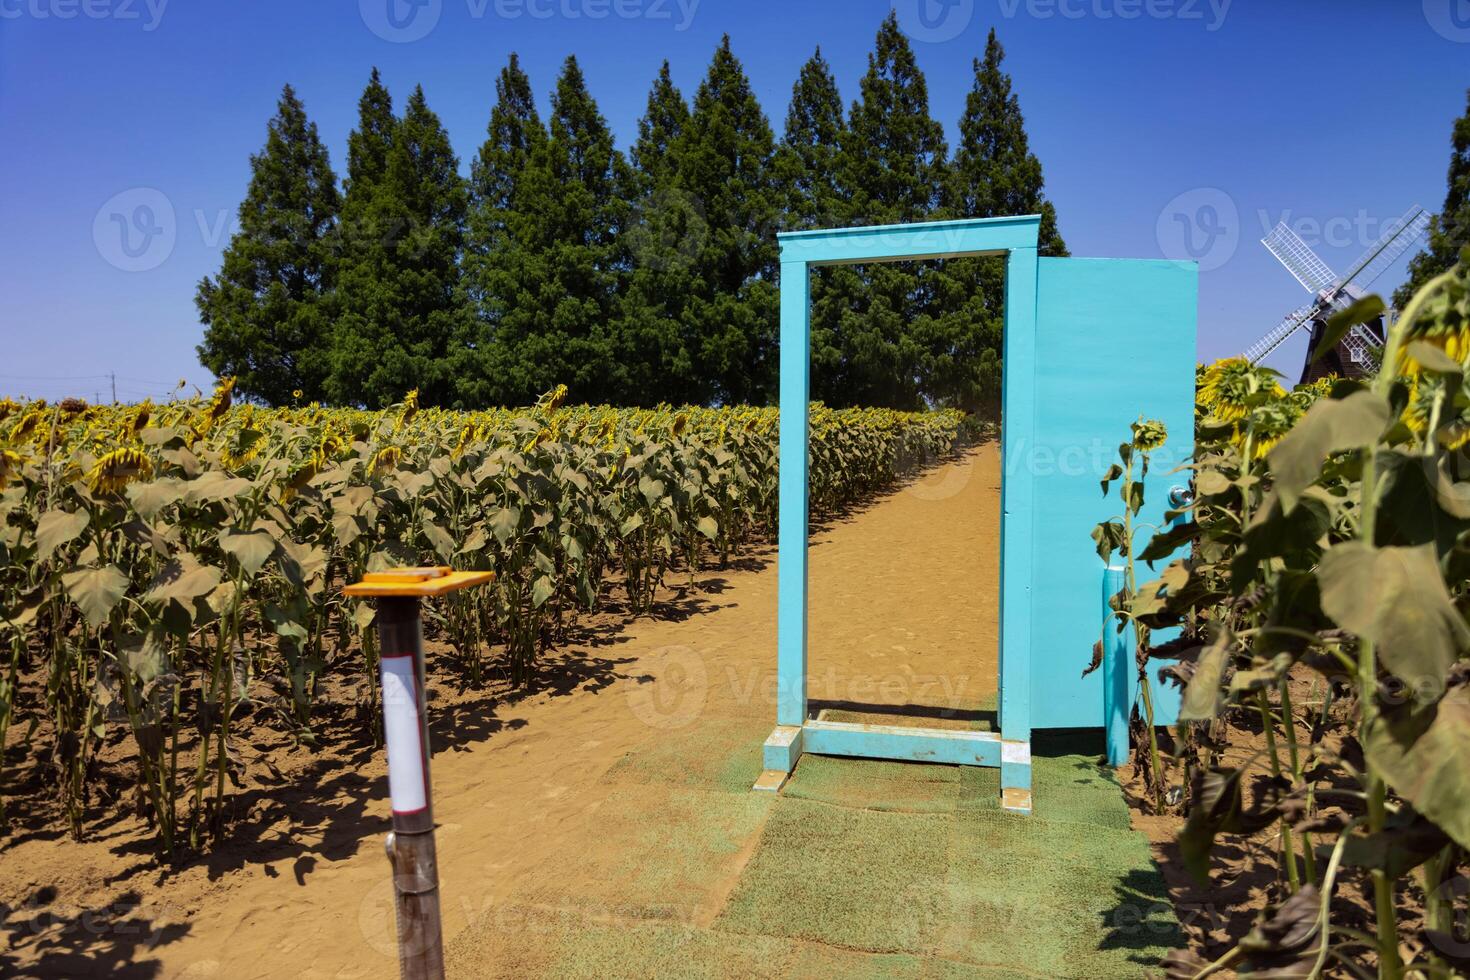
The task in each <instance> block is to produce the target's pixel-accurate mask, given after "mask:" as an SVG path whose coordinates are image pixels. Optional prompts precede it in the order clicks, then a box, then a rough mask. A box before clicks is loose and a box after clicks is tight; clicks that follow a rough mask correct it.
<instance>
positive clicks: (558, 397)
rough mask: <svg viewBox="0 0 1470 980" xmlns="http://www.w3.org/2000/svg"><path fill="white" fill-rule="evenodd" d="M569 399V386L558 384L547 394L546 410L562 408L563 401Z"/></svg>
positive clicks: (552, 410)
mask: <svg viewBox="0 0 1470 980" xmlns="http://www.w3.org/2000/svg"><path fill="white" fill-rule="evenodd" d="M566 400H567V386H566V385H557V386H556V387H555V388H553V389H551V391H550V392H549V393H548V394H547V395H546V410H547V411H548V412H554V411H556V410H557V409H558V408H561V403H562V402H564V401H566Z"/></svg>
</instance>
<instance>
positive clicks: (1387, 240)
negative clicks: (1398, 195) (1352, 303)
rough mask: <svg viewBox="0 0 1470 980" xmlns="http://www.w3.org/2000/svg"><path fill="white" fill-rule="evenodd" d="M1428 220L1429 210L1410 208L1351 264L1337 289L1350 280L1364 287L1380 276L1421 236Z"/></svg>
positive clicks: (1416, 207)
mask: <svg viewBox="0 0 1470 980" xmlns="http://www.w3.org/2000/svg"><path fill="white" fill-rule="evenodd" d="M1429 219H1430V215H1429V212H1428V211H1425V210H1424V209H1423V208H1421V207H1419V206H1418V205H1415V206H1414V207H1412V208H1410V209H1409V211H1408V213H1407V214H1405V215H1404V216H1403V218H1401V219H1400V220H1399V222H1398V224H1396V225H1394V226H1392V227H1390V228H1389V230H1388V231H1387V232H1386V233H1385V234H1384V235H1383V237H1382V238H1380V239H1378V241H1376V242H1374V243H1373V247H1372V248H1370V249H1368V251H1366V252H1364V253H1363V257H1362V258H1360V259H1358V261H1357V262H1354V263H1353V266H1352V268H1351V269H1349V270H1348V273H1347V275H1345V276H1343V277H1342V280H1341V281H1340V282H1339V283H1338V284H1337V288H1338V289H1341V288H1342V287H1343V286H1346V285H1348V284H1349V283H1351V284H1352V285H1354V286H1357V287H1358V288H1359V289H1367V288H1368V287H1369V286H1370V285H1372V283H1373V280H1375V279H1377V278H1378V277H1379V276H1381V275H1383V273H1384V271H1385V270H1386V269H1387V268H1388V267H1389V266H1391V265H1393V264H1394V262H1395V261H1397V260H1398V258H1399V256H1401V255H1403V254H1404V253H1405V252H1407V251H1408V250H1409V249H1410V248H1411V247H1412V246H1413V245H1414V243H1415V242H1417V241H1418V240H1419V239H1420V238H1422V237H1423V236H1424V232H1425V231H1427V230H1428V228H1429Z"/></svg>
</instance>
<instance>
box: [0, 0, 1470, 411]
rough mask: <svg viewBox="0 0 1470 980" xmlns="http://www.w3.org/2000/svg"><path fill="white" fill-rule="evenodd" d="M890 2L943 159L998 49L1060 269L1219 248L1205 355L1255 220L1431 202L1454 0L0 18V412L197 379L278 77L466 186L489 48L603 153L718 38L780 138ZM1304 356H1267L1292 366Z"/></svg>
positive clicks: (1258, 317)
mask: <svg viewBox="0 0 1470 980" xmlns="http://www.w3.org/2000/svg"><path fill="white" fill-rule="evenodd" d="M389 3H393V4H395V6H394V7H392V8H390V7H389V6H388V5H389ZM891 3H893V4H897V5H898V7H899V8H900V11H901V14H902V16H903V20H904V22H905V23H906V24H907V25H908V26H909V27H910V28H911V33H912V34H914V35H916V40H915V42H914V46H915V49H916V51H917V55H918V58H919V62H920V65H921V67H922V68H923V70H924V72H925V74H926V76H927V78H928V81H929V91H930V101H931V109H932V112H933V114H934V116H935V118H937V119H939V120H941V121H942V122H943V123H944V125H945V128H946V131H947V132H948V134H949V137H950V140H951V145H952V144H953V140H954V138H955V124H956V120H957V119H958V117H959V115H960V112H961V109H962V106H963V102H964V97H965V93H966V92H967V91H968V90H969V88H970V84H971V69H970V63H971V59H972V58H973V57H975V56H976V55H978V54H979V53H980V52H981V51H982V49H983V47H984V42H985V33H986V31H987V30H988V29H989V27H991V26H992V25H994V26H995V27H996V28H997V29H998V30H999V33H1000V37H1001V40H1002V42H1003V43H1004V44H1005V45H1006V49H1007V54H1008V58H1007V67H1008V69H1009V70H1010V72H1011V74H1012V75H1013V77H1014V79H1015V84H1016V88H1017V91H1018V93H1019V95H1020V99H1021V106H1022V109H1023V111H1024V112H1025V115H1026V123H1027V128H1028V130H1029V132H1030V136H1031V143H1032V147H1033V149H1034V150H1035V151H1036V153H1037V154H1038V155H1039V156H1040V158H1041V160H1042V163H1043V164H1044V166H1045V171H1046V178H1047V189H1048V192H1049V194H1050V195H1051V197H1052V199H1053V200H1054V201H1055V202H1056V205H1057V210H1058V212H1059V215H1060V220H1061V227H1062V231H1063V233H1064V234H1065V236H1066V238H1067V241H1068V244H1069V245H1070V246H1071V249H1072V252H1073V254H1075V255H1084V256H1137V257H1158V256H1160V255H1162V254H1166V253H1167V252H1171V251H1175V250H1177V249H1178V248H1179V247H1180V235H1181V234H1182V232H1183V230H1184V226H1183V225H1181V224H1179V219H1178V218H1177V215H1180V214H1183V215H1185V217H1186V219H1187V218H1189V217H1191V216H1203V218H1204V219H1205V221H1206V224H1208V225H1209V226H1210V228H1214V229H1216V230H1217V231H1218V234H1216V235H1215V236H1214V238H1213V239H1207V238H1206V237H1204V236H1205V235H1206V233H1207V231H1208V229H1201V228H1199V227H1196V228H1195V229H1194V232H1195V235H1196V238H1195V244H1196V245H1197V246H1200V247H1202V246H1203V245H1204V244H1206V243H1207V242H1209V241H1213V242H1214V246H1213V248H1211V249H1210V250H1209V251H1208V252H1207V253H1206V255H1205V258H1206V266H1207V271H1205V272H1204V273H1203V274H1202V276H1201V297H1200V321H1199V338H1198V341H1199V343H1198V347H1199V353H1200V356H1201V357H1202V358H1213V357H1216V356H1220V355H1224V354H1231V353H1238V352H1239V351H1240V350H1241V349H1242V348H1243V347H1244V346H1246V345H1247V344H1248V343H1249V342H1250V341H1252V340H1254V339H1255V338H1256V337H1257V336H1258V335H1260V334H1261V333H1264V332H1265V331H1266V330H1268V329H1269V328H1270V327H1272V326H1273V325H1274V324H1275V323H1276V322H1277V321H1278V320H1279V318H1280V317H1281V316H1282V315H1283V314H1285V313H1286V312H1287V311H1288V310H1290V309H1292V308H1294V307H1295V306H1297V305H1299V304H1300V303H1301V302H1303V301H1304V300H1305V299H1306V295H1305V293H1304V292H1302V290H1301V289H1300V288H1299V287H1298V286H1297V285H1296V283H1295V282H1294V281H1293V280H1292V279H1291V278H1290V277H1289V276H1288V275H1287V273H1286V272H1285V271H1284V270H1283V269H1282V268H1281V267H1280V266H1278V265H1277V264H1276V263H1275V261H1274V260H1273V259H1272V258H1271V257H1270V256H1269V255H1268V254H1267V253H1266V251H1265V250H1264V249H1263V248H1262V247H1261V246H1260V245H1259V244H1258V242H1257V240H1258V239H1259V238H1260V237H1261V236H1262V235H1263V234H1264V233H1265V231H1266V230H1267V229H1268V228H1269V226H1270V225H1271V224H1274V223H1275V222H1276V221H1278V220H1281V219H1283V218H1286V219H1288V220H1289V221H1290V222H1292V223H1293V224H1294V225H1295V226H1296V227H1297V230H1298V231H1299V232H1300V233H1301V234H1303V237H1305V238H1306V239H1307V240H1308V241H1309V242H1310V243H1311V244H1313V245H1314V246H1316V247H1317V248H1318V251H1319V253H1320V254H1321V255H1322V257H1323V258H1324V259H1326V260H1327V261H1328V262H1329V263H1330V264H1332V265H1333V266H1334V267H1337V268H1339V269H1340V268H1342V267H1344V266H1346V265H1347V264H1349V263H1350V262H1351V261H1352V260H1353V258H1354V257H1356V255H1357V254H1358V253H1360V252H1361V251H1362V250H1363V249H1364V248H1366V247H1367V245H1368V244H1370V243H1371V241H1372V240H1373V239H1374V238H1375V237H1376V236H1377V234H1378V232H1379V230H1380V228H1381V226H1382V224H1383V223H1384V222H1386V221H1389V220H1391V219H1393V218H1396V217H1397V216H1399V215H1400V214H1402V213H1403V212H1404V210H1405V209H1406V208H1408V207H1409V206H1410V205H1411V204H1415V203H1419V204H1423V205H1424V206H1426V207H1429V208H1430V209H1432V210H1433V209H1437V208H1438V207H1439V205H1440V204H1441V203H1442V201H1443V199H1444V192H1445V172H1446V167H1447V164H1448V161H1449V153H1450V148H1449V132H1450V126H1451V123H1452V121H1453V120H1454V118H1455V117H1456V116H1458V115H1459V114H1460V113H1461V112H1462V111H1463V110H1464V107H1465V90H1466V87H1467V86H1470V2H1467V0H1422V2H1421V0H1393V2H1386V0H1377V2H1372V0H1291V2H1270V0H1233V2H1226V0H1213V2H1212V0H831V2H813V0H745V2H737V0H697V2H696V0H361V2H355V0H336V2H331V3H325V2H314V0H313V2H303V0H251V2H249V3H222V2H215V3H209V2H198V0H172V2H168V0H0V339H3V343H0V352H3V354H0V393H12V394H16V393H19V394H29V395H32V396H41V397H48V398H55V397H59V396H63V395H66V394H80V395H84V396H87V397H91V396H92V395H94V394H95V393H99V392H100V393H102V394H104V395H107V394H108V393H109V391H110V389H109V387H108V383H107V381H106V379H103V378H100V377H90V376H100V375H104V374H106V373H108V372H116V374H117V376H118V382H117V387H118V394H119V396H120V397H122V398H129V399H131V398H137V397H141V396H143V395H147V394H153V395H155V396H156V395H161V394H164V393H165V392H166V390H167V387H168V385H169V383H170V382H172V381H174V380H176V379H178V378H181V377H182V378H188V379H189V381H190V382H191V383H195V384H198V385H200V386H201V387H203V386H207V385H208V384H209V383H210V380H211V379H210V376H209V373H208V372H207V371H205V370H204V369H203V368H201V367H200V366H199V364H198V362H197V360H196V358H195V355H194V345H195V344H196V343H197V342H198V340H199V336H200V332H201V328H200V326H199V323H198V320H197V317H196V314H195V310H194V304H193V294H194V286H195V283H196V282H197V281H198V280H199V278H200V277H201V276H204V275H206V274H212V273H213V272H214V271H215V270H216V269H217V267H218V265H219V260H220V253H221V249H222V248H223V247H224V245H225V244H226V243H227V242H228V230H229V227H230V223H232V222H233V220H234V213H235V210H236V208H237V206H238V204H239V201H240V199H241V197H242V196H243V193H244V189H245V185H246V181H247V179H248V175H249V167H248V158H249V155H250V154H251V153H253V152H256V151H257V150H259V148H260V147H261V145H262V143H263V141H264V135H265V125H266V121H267V120H268V119H269V117H270V116H271V114H272V112H273V110H274V107H275V102H276V98H277V96H278V95H279V93H280V89H281V86H282V84H283V83H285V82H290V83H291V84H292V85H294V86H295V87H296V89H297V91H298V92H299V93H300V95H301V97H302V98H303V99H304V101H305V103H306V106H307V110H308V112H309V113H310V115H311V117H312V118H313V119H314V120H316V122H317V123H318V124H319V125H320V127H321V131H322V135H323V136H324V138H325V139H326V141H327V144H328V146H329V148H330V150H331V153H332V163H333V165H334V167H335V168H336V169H337V171H338V173H339V175H340V174H341V173H342V171H343V170H344V169H345V157H346V138H347V133H348V131H349V130H350V129H351V127H352V125H353V122H354V120H355V113H356V102H357V97H358V95H359V93H360V92H361V90H362V87H363V84H364V82H365V81H366V80H367V76H368V72H369V70H370V69H371V68H372V66H374V65H377V66H378V67H379V68H380V69H381V70H382V72H383V77H384V79H385V81H386V82H387V83H388V85H389V86H390V87H391V89H392V92H393V94H394V96H395V99H396V101H397V103H398V104H400V105H401V103H402V101H403V99H404V98H405V97H406V96H407V94H408V92H409V91H410V89H411V88H412V86H413V85H414V84H415V83H419V82H421V83H423V85H424V88H425V90H426V92H427V94H428V98H429V103H430V105H431V106H432V107H433V108H434V109H435V110H436V111H437V112H438V113H439V114H440V116H441V117H442V118H443V119H444V122H445V124H446V125H447V127H448V129H449V132H450V135H451V137H452V138H453V140H454V144H455V148H456V150H457V152H458V153H459V155H460V159H461V164H462V168H463V169H465V170H468V161H469V159H470V158H471V157H472V156H473V154H474V152H475V151H476V149H477V148H478V146H479V144H480V142H481V140H482V139H483V134H484V130H485V125H486V122H487V120H488V118H489V112H490V106H491V103H492V101H493V99H494V80H495V75H496V73H497V72H498V71H499V69H500V67H501V66H502V65H503V64H504V63H505V60H506V57H507V55H508V54H509V53H510V52H512V51H517V52H519V53H520V55H521V58H522V60H523V62H524V63H525V66H526V68H527V70H528V71H529V73H530V75H531V79H532V82H533V84H534V85H535V87H536V89H537V91H538V93H539V96H540V99H541V102H542V105H543V108H544V106H545V104H546V100H547V94H548V92H549V90H550V87H551V85H552V83H553V81H554V79H555V75H556V72H557V70H558V67H559V65H560V63H561V61H562V59H563V58H565V57H566V55H568V54H571V53H575V54H576V55H577V56H578V58H579V59H580V60H581V62H582V65H583V68H584V70H585V72H586V74H587V77H588V80H589V84H590V87H591V90H592V92H593V94H594V95H595V97H596V98H597V99H598V101H599V104H600V105H601V108H602V111H603V112H604V114H605V115H606V116H607V117H608V119H609V120H610V122H611V124H612V126H613V128H614V130H615V131H616V133H617V135H618V139H619V142H620V143H621V144H622V145H624V146H626V145H627V144H628V142H629V141H630V140H631V138H632V136H633V135H634V133H635V127H636V122H637V119H638V116H639V115H640V113H641V112H642V109H643V106H644V102H645V99H646V97H647V92H648V88H649V85H650V83H651V81H652V79H653V77H654V75H655V73H656V71H657V69H658V66H659V63H660V62H661V61H662V60H663V59H664V58H665V57H668V58H669V59H670V60H671V62H672V64H673V71H674V77H675V80H676V81H677V83H678V84H679V85H680V87H681V88H682V89H683V90H684V92H685V95H686V96H690V95H692V93H693V90H694V88H695V87H696V85H697V84H698V82H699V79H700V78H701V76H702V75H703V73H704V71H705V68H706V66H707V65H708V62H709V57H710V54H711V52H712V51H713V49H714V47H715V45H716V44H717V43H718V41H719V38H720V35H721V34H724V33H726V32H728V33H729V34H730V35H731V38H732V41H733V44H734V49H735V52H736V54H737V55H738V56H739V57H740V59H741V60H742V61H743V62H744V64H745V67H746V70H747V71H748V72H749V74H750V76H751V78H752V80H753V83H754V86H755V89H756V92H757V93H758V95H759V97H760V99H761V102H762V104H763V106H764V107H765V109H766V112H767V114H768V115H769V116H770V118H771V123H772V125H773V127H774V128H775V129H776V130H777V132H778V133H779V131H780V129H781V127H782V126H783V124H784V118H785V111H786V106H787V102H788V100H789V97H790V92H791V85H792V82H793V81H794V80H795V78H796V74H797V71H798V69H799V68H800V66H801V64H802V62H803V61H804V60H805V59H806V58H808V57H809V56H810V55H811V53H812V49H813V48H814V47H815V46H816V45H818V44H820V45H821V47H822V50H823V52H824V53H825V54H826V55H827V57H828V59H829V60H830V61H831V62H832V64H833V67H834V69H835V71H836V74H837V78H838V81H839V83H840V85H841V86H842V91H843V96H844V99H846V100H849V101H850V100H851V99H852V97H854V96H855V95H856V92H857V81H858V78H859V76H860V75H861V74H862V72H863V69H864V66H865V58H866V56H867V54H868V52H869V51H870V50H871V48H872V43H873V36H874V33H875V31H876V29H877V27H878V24H879V23H880V21H881V20H882V18H883V17H884V15H885V14H886V12H887V10H888V9H889V7H890V5H891ZM416 4H417V6H416ZM921 4H927V5H928V13H929V16H928V17H927V18H920V17H918V16H916V12H917V10H918V8H919V6H920V5H921ZM946 4H947V5H946ZM390 14H392V15H393V16H390ZM420 34H422V35H423V36H422V37H417V38H416V39H415V36H416V35H420ZM140 189H141V190H140ZM118 195H121V197H119V196H118ZM1181 195H1183V196H1182V197H1181ZM1205 205H1213V206H1214V207H1215V211H1214V212H1213V214H1214V215H1215V216H1216V218H1217V219H1218V220H1213V221H1212V220H1209V219H1210V214H1211V213H1209V212H1202V211H1201V207H1202V206H1205ZM140 206H146V208H147V209H148V210H140ZM170 210H171V211H172V216H170V213H169V212H170ZM115 214H116V215H124V216H126V220H127V221H129V222H132V223H133V226H132V227H130V228H128V229H127V231H128V237H127V238H124V236H123V234H122V232H123V230H124V229H123V228H122V227H120V226H119V225H118V224H116V223H114V222H115V221H116V220H117V219H114V218H113V217H112V216H113V215H115ZM150 216H151V220H150ZM144 232H148V233H150V235H151V237H145V236H144V234H143V233H144ZM125 245H127V246H128V247H127V248H126V249H125V248H124V246H125ZM130 252H131V253H132V254H129V253H130ZM1174 257H1183V256H1182V254H1176V255H1175V256H1174ZM130 269H131V270H132V271H129V270H130ZM1401 277H1402V269H1401V268H1395V269H1393V270H1391V271H1390V272H1389V274H1388V275H1386V276H1385V277H1384V279H1383V280H1380V283H1379V286H1380V287H1381V288H1385V289H1391V288H1392V287H1393V286H1394V285H1395V284H1396V283H1397V281H1398V280H1399V279H1400V278H1401ZM1302 343H1303V341H1298V343H1297V344H1295V345H1292V346H1289V347H1287V348H1285V349H1284V350H1283V353H1282V355H1281V356H1280V357H1279V358H1278V359H1276V361H1275V363H1276V364H1277V366H1279V367H1281V368H1283V369H1284V370H1286V371H1288V372H1289V373H1292V374H1294V372H1295V369H1296V367H1297V365H1299V363H1300V356H1301V345H1302ZM57 377H62V378H64V380H43V379H52V378H57Z"/></svg>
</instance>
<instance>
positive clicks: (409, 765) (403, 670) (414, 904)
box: [346, 568, 495, 980]
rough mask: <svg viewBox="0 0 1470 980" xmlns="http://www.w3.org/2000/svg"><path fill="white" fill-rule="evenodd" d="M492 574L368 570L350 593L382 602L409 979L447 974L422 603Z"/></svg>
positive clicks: (394, 836) (391, 789)
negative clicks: (431, 773)
mask: <svg viewBox="0 0 1470 980" xmlns="http://www.w3.org/2000/svg"><path fill="white" fill-rule="evenodd" d="M494 577H495V576H494V574H493V573H491V572H452V571H451V570H450V569H448V568H400V569H393V570H391V571H386V572H373V573H370V574H368V575H365V576H364V577H363V580H362V581H361V582H359V583H357V584H356V585H350V586H348V587H347V589H346V592H347V594H348V595H352V596H371V597H373V598H375V599H376V600H377V604H378V649H379V672H380V675H381V678H382V685H383V686H382V692H383V738H384V741H385V742H386V743H387V749H388V796H389V800H390V801H391V805H392V808H393V831H392V832H391V833H390V834H389V835H388V837H387V839H386V840H385V841H384V842H383V843H384V847H385V849H386V850H387V852H388V860H389V862H390V863H391V864H392V866H393V893H394V906H395V912H396V918H397V921H398V967H399V972H400V974H401V975H402V977H403V980H440V978H442V977H443V976H444V935H443V927H442V925H441V920H440V915H439V866H438V859H437V856H436V853H435V849H434V798H433V793H432V792H431V784H430V781H429V723H428V712H427V701H426V698H425V694H424V641H423V620H422V618H421V615H420V611H419V602H420V600H421V599H423V598H424V597H427V596H435V595H442V594H444V593H446V592H452V591H455V590H457V589H463V588H468V587H470V586H472V585H481V584H483V583H485V582H489V581H490V580H492V579H493V578H494Z"/></svg>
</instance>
